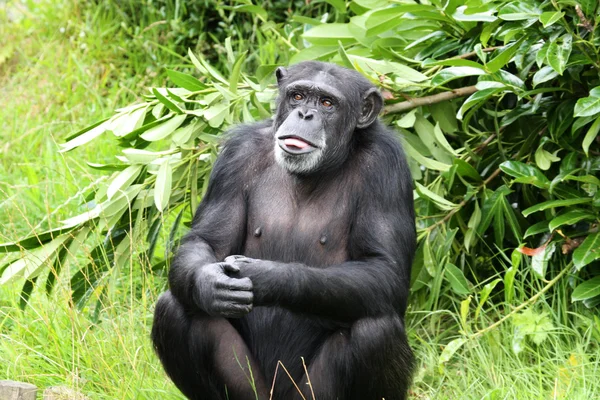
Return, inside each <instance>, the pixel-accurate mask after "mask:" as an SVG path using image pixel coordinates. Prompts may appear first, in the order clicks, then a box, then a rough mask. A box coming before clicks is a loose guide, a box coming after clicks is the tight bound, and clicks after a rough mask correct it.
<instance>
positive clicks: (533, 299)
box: [468, 263, 571, 339]
mask: <svg viewBox="0 0 600 400" xmlns="http://www.w3.org/2000/svg"><path fill="white" fill-rule="evenodd" d="M570 266H571V264H570V263H569V265H567V267H566V268H565V269H563V270H562V271H560V273H559V274H558V275H556V276H555V277H554V279H552V280H551V281H550V282H548V284H547V285H546V286H544V287H543V288H542V290H540V291H539V292H537V293H536V294H535V295H534V296H532V297H531V298H530V299H529V300H527V301H526V302H524V303H522V304H520V305H519V306H517V307H515V309H514V310H512V311H511V312H509V313H508V314H506V315H505V316H504V317H502V318H500V319H499V320H498V321H496V322H494V323H493V324H492V325H490V326H488V327H487V328H485V329H481V330H479V331H477V332H475V333H473V334H472V335H469V336H468V339H475V338H476V337H478V336H481V335H483V334H484V333H486V332H489V331H491V330H492V329H494V328H496V327H497V326H499V325H500V324H502V323H503V322H504V321H506V320H507V319H509V318H510V317H512V316H513V315H515V314H516V313H518V312H519V311H521V310H522V309H524V308H525V307H527V306H529V305H531V304H533V303H535V302H536V301H537V299H539V298H540V296H541V295H543V294H544V293H546V292H547V291H548V290H549V289H550V288H551V287H552V286H554V285H555V284H556V282H558V281H559V280H560V278H562V277H563V275H565V274H566V273H567V271H568V270H569V268H570Z"/></svg>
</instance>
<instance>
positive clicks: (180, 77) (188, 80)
mask: <svg viewBox="0 0 600 400" xmlns="http://www.w3.org/2000/svg"><path fill="white" fill-rule="evenodd" d="M167 75H168V76H169V79H171V81H173V83H174V84H176V85H177V86H179V87H182V88H184V89H187V90H189V91H191V92H197V91H199V90H203V89H206V88H207V86H206V85H205V84H204V83H202V82H200V81H199V80H198V79H196V78H194V77H193V76H191V75H188V74H184V73H182V72H178V71H174V70H172V69H167Z"/></svg>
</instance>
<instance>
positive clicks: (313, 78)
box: [282, 71, 354, 99]
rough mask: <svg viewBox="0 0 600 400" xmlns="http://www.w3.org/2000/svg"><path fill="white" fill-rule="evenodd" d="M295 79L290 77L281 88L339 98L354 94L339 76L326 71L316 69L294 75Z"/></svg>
mask: <svg viewBox="0 0 600 400" xmlns="http://www.w3.org/2000/svg"><path fill="white" fill-rule="evenodd" d="M294 78H297V79H290V82H289V83H288V84H286V85H285V87H283V88H282V89H283V90H285V91H286V92H288V93H289V92H290V91H293V90H307V91H313V92H318V93H325V94H329V95H331V96H334V97H337V98H339V99H343V98H348V97H350V96H353V95H354V93H353V92H354V91H353V90H351V88H350V87H349V86H348V85H347V84H344V82H343V80H342V79H340V77H337V76H335V75H333V74H331V73H329V72H327V71H316V73H314V74H311V75H310V76H307V74H303V76H298V77H294Z"/></svg>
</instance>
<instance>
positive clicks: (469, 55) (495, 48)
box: [451, 46, 504, 60]
mask: <svg viewBox="0 0 600 400" xmlns="http://www.w3.org/2000/svg"><path fill="white" fill-rule="evenodd" d="M502 48H504V46H493V47H486V48H485V49H481V51H483V52H484V53H491V52H492V51H494V50H498V49H502ZM476 55H477V52H476V51H472V52H470V53H465V54H461V55H460V56H456V57H452V58H451V60H452V59H454V60H456V59H465V58H471V57H474V56H476Z"/></svg>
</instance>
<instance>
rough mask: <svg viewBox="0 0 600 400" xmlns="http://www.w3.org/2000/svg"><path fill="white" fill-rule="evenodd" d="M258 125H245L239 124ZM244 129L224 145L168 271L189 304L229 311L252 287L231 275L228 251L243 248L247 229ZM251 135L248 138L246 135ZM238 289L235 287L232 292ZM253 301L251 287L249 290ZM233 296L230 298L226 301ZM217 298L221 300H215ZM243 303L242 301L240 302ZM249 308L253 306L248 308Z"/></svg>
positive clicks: (181, 297) (172, 283)
mask: <svg viewBox="0 0 600 400" xmlns="http://www.w3.org/2000/svg"><path fill="white" fill-rule="evenodd" d="M244 129H245V130H250V129H253V127H241V128H238V131H239V130H244ZM240 133H241V132H237V133H236V134H235V135H234V136H233V137H232V138H231V139H230V140H229V141H228V142H227V144H226V145H225V147H224V148H223V151H222V153H221V154H220V155H219V157H218V159H217V161H216V162H215V164H214V166H213V170H212V173H211V176H210V180H209V185H208V189H207V192H206V194H205V196H204V198H203V200H202V202H201V204H200V206H199V207H198V210H197V211H196V214H195V216H194V220H193V223H192V229H191V231H190V232H189V233H188V234H187V235H186V236H185V237H184V238H183V240H182V243H181V246H180V247H179V249H178V250H177V253H176V255H175V257H174V259H173V263H172V265H171V270H170V271H169V284H170V289H171V293H172V294H173V295H174V296H175V297H176V298H177V299H178V300H179V301H180V302H181V303H182V304H183V305H184V306H186V308H188V309H203V310H204V311H207V312H209V313H212V314H218V315H225V314H226V311H227V310H229V311H232V310H233V309H234V308H235V307H234V306H235V304H234V303H235V301H233V297H232V296H229V295H228V293H227V291H228V290H229V291H230V292H231V291H238V293H235V294H236V295H240V294H243V293H242V292H248V291H250V290H251V283H250V282H249V280H248V279H244V280H242V279H235V278H232V277H230V276H229V275H230V273H231V272H234V271H233V270H232V269H230V268H231V266H230V265H227V264H225V263H222V264H219V263H218V262H219V261H222V260H223V258H225V256H227V255H229V254H232V253H236V252H240V251H241V250H242V248H243V243H244V232H245V229H246V226H245V224H246V200H245V197H244V190H243V189H244V188H243V187H244V181H243V171H244V169H245V168H246V166H245V161H244V160H243V159H242V158H241V157H240V154H244V152H242V151H240V147H241V146H244V140H242V139H243V138H242V135H241V134H240ZM245 140H247V139H245ZM229 294H230V295H233V293H229ZM248 296H249V298H250V303H251V300H252V299H251V292H249V293H247V296H246V297H248ZM227 300H229V304H228V303H227ZM217 301H220V303H218V304H216V302H217ZM238 305H239V304H238ZM248 311H249V309H248Z"/></svg>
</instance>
